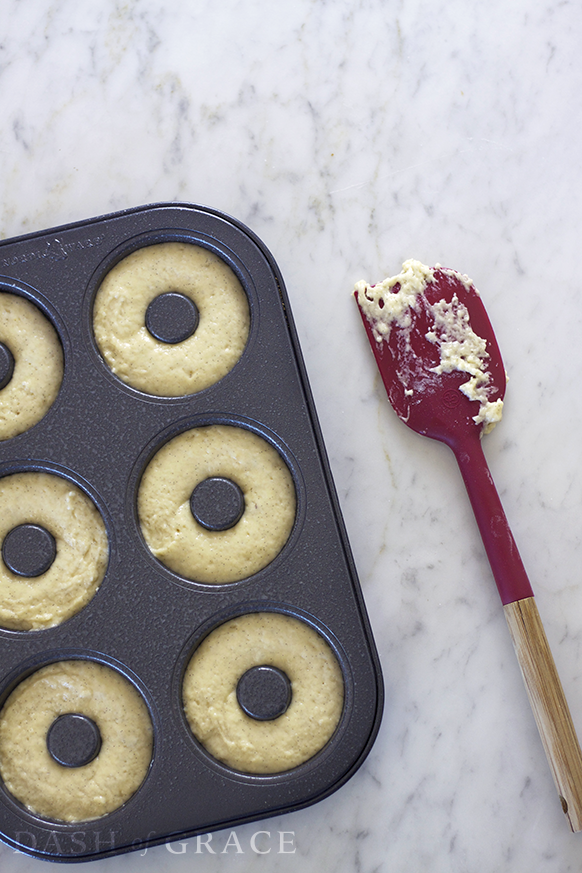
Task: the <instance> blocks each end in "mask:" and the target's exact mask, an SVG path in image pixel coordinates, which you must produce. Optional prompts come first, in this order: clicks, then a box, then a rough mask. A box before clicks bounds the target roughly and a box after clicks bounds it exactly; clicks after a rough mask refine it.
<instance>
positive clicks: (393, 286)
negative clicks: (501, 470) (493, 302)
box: [355, 259, 503, 433]
mask: <svg viewBox="0 0 582 873" xmlns="http://www.w3.org/2000/svg"><path fill="white" fill-rule="evenodd" d="M447 280H451V282H459V281H460V282H461V283H462V285H463V286H464V288H465V289H466V290H467V292H469V293H473V294H476V295H479V292H478V291H477V289H476V288H475V286H474V285H473V282H472V281H471V280H470V279H469V278H468V277H467V276H464V275H462V274H461V273H457V272H456V271H455V270H447V269H444V268H442V267H441V266H440V265H439V264H437V265H436V267H434V268H431V267H426V266H425V265H424V264H421V263H420V261H416V260H413V259H410V260H408V261H405V262H404V263H403V265H402V271H401V272H400V273H398V275H397V276H393V277H391V278H388V279H384V281H383V282H379V283H377V284H375V285H369V284H368V283H367V282H365V281H363V280H362V281H360V282H358V283H357V284H356V286H355V294H356V297H357V301H358V305H359V307H360V309H361V311H362V313H363V314H364V315H365V317H366V318H367V320H368V322H369V324H370V327H371V330H372V333H373V336H374V339H375V340H376V342H377V343H378V344H382V343H383V342H384V341H386V342H388V340H389V339H390V334H391V328H392V327H393V325H395V326H397V327H398V329H399V338H398V340H397V341H398V343H399V345H400V348H401V354H400V367H399V377H400V378H401V381H402V384H403V387H404V391H405V394H406V395H407V396H409V397H412V396H413V394H414V392H415V391H419V390H420V391H422V390H425V389H426V387H427V384H428V383H427V382H426V376H425V378H424V379H423V380H420V381H419V379H418V378H415V377H418V375H419V374H418V370H417V367H416V366H415V361H416V357H417V355H416V352H415V350H414V349H413V345H412V344H411V332H412V330H413V326H414V321H415V320H414V318H413V315H414V314H418V315H421V313H423V314H424V315H425V316H426V317H427V326H428V327H429V329H428V330H427V331H426V333H425V334H424V337H425V339H426V340H428V341H429V342H430V343H433V344H434V346H435V347H436V349H437V350H438V352H439V357H440V360H439V362H438V364H436V366H435V367H432V368H431V372H433V373H434V374H436V375H437V376H439V375H441V374H443V373H452V372H453V371H458V372H460V373H466V374H467V375H468V377H469V378H468V379H467V381H464V382H462V383H461V384H460V385H459V390H460V391H462V392H463V394H464V395H465V396H466V397H468V398H469V400H477V401H479V411H478V413H477V414H476V415H475V416H474V417H473V420H474V421H475V423H476V424H481V423H482V424H483V433H489V431H491V430H492V429H493V428H494V427H495V425H496V424H497V422H498V421H500V420H501V414H502V409H503V400H502V398H501V397H497V398H496V399H492V398H493V396H494V394H495V393H497V390H496V388H495V385H494V384H493V381H492V378H491V371H490V368H489V357H490V356H489V353H488V351H487V342H486V340H485V339H483V338H482V337H481V336H479V335H478V334H477V333H475V331H474V330H473V328H472V327H471V321H470V318H469V313H468V311H467V307H466V306H465V304H464V303H463V302H461V301H460V300H459V298H458V295H457V294H456V293H453V294H452V297H451V299H450V300H447V299H446V297H444V296H443V297H441V296H440V294H439V291H438V290H437V289H438V287H439V286H440V284H441V283H442V282H443V281H445V283H446V284H448V281H447ZM435 292H436V293H435ZM435 298H439V299H435ZM406 349H408V355H407V354H406Z"/></svg>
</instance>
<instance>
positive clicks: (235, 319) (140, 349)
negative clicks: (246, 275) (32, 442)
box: [93, 242, 250, 397]
mask: <svg viewBox="0 0 582 873" xmlns="http://www.w3.org/2000/svg"><path fill="white" fill-rule="evenodd" d="M172 291H173V292H178V293H180V294H183V295H185V296H186V297H188V298H190V299H191V300H192V301H193V302H194V303H195V305H196V307H197V309H198V313H199V323H198V327H197V328H196V330H195V332H194V333H193V334H192V335H191V336H190V337H188V338H187V339H185V340H182V342H178V343H175V344H172V343H166V342H162V341H161V340H159V339H156V338H155V337H154V336H153V335H152V334H151V333H150V332H149V331H148V329H147V327H146V312H147V308H148V306H149V304H150V303H151V302H152V300H154V299H155V298H156V297H158V296H159V295H161V294H165V293H168V292H172ZM249 324H250V315H249V305H248V300H247V297H246V294H245V292H244V290H243V288H242V285H241V284H240V282H239V280H238V279H237V277H236V276H235V274H234V273H233V271H232V270H231V269H230V267H228V266H227V265H226V263H225V262H224V261H222V260H221V259H220V258H219V257H218V256H217V255H215V254H213V253H212V252H210V251H208V250H207V249H205V248H202V247H201V246H196V245H193V244H191V243H181V242H168V243H158V244H156V245H151V246H147V247H145V248H141V249H138V250H137V251H135V252H133V253H132V254H130V255H128V256H127V257H125V258H123V260H122V261H120V262H119V263H118V264H117V265H116V266H115V267H113V269H112V270H110V272H109V273H108V274H107V275H106V276H105V279H104V280H103V282H102V283H101V285H100V287H99V290H98V291H97V295H96V297H95V303H94V308H93V329H94V334H95V339H96V341H97V345H98V347H99V349H100V351H101V354H102V356H103V358H104V360H105V362H106V363H107V364H108V366H109V367H110V369H111V370H112V372H113V373H115V375H116V376H117V377H118V378H119V379H121V380H122V381H123V382H125V383H127V384H128V385H131V386H132V387H133V388H137V389H138V390H139V391H143V392H145V393H146V394H153V395H156V396H163V397H177V396H182V395H187V394H194V393H195V392H198V391H201V390H202V389H204V388H208V387H209V386H210V385H213V384H214V383H215V382H218V381H219V379H222V378H223V376H225V375H226V374H227V373H228V372H229V371H230V370H231V369H232V368H233V367H234V365H235V364H236V362H237V361H238V360H239V358H240V356H241V355H242V353H243V351H244V348H245V345H246V342H247V339H248V333H249Z"/></svg>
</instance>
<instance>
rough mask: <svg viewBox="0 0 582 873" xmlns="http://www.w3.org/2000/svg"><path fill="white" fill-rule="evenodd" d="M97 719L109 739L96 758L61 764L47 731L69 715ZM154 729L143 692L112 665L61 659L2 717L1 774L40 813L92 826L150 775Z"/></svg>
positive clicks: (21, 688)
mask: <svg viewBox="0 0 582 873" xmlns="http://www.w3.org/2000/svg"><path fill="white" fill-rule="evenodd" d="M71 712H73V713H79V714H81V715H85V716H88V717H89V718H91V719H92V720H93V721H94V722H95V724H96V725H97V727H98V728H99V732H100V734H101V749H100V751H99V753H98V755H97V757H96V758H94V759H93V760H92V761H90V763H88V764H85V765H84V766H81V767H65V766H63V765H61V764H58V763H57V762H56V761H55V760H54V759H53V758H52V756H51V755H50V753H49V751H48V748H47V739H46V738H47V733H48V730H49V728H50V727H51V725H52V723H53V722H54V720H55V719H56V718H57V717H58V716H60V715H63V714H65V713H71ZM151 754H152V724H151V719H150V716H149V713H148V710H147V707H146V705H145V703H144V701H143V699H142V697H141V695H140V693H139V692H138V691H137V689H136V688H135V687H134V686H133V685H132V684H131V683H130V682H129V681H128V680H127V679H125V678H124V677H123V676H121V674H119V673H118V672H117V671H116V670H113V669H112V668H111V667H106V666H104V665H103V664H97V663H94V662H92V661H82V660H78V661H59V662H56V663H53V664H49V665H48V666H46V667H43V668H41V669H40V670H38V671H37V672H36V673H33V674H32V675H31V676H29V677H28V678H27V679H25V680H24V681H23V682H21V683H20V684H19V685H18V686H17V687H16V688H15V690H14V691H13V692H12V694H11V695H10V696H9V698H8V700H7V701H6V704H5V705H4V708H3V710H2V712H1V713H0V775H1V776H2V779H3V781H4V784H5V786H6V788H7V789H8V791H9V792H10V793H11V794H12V795H13V796H14V797H16V798H17V800H19V801H20V802H21V803H23V804H24V805H25V806H27V807H28V808H29V809H30V810H31V811H32V812H34V813H36V814H37V815H40V816H43V817H45V818H50V819H56V820H57V821H69V822H77V821H88V820H91V819H95V818H99V817H101V816H103V815H106V814H107V813H108V812H112V811H113V810H114V809H117V808H118V807H119V806H121V805H122V804H123V803H125V802H126V801H127V800H129V798H130V797H131V796H132V794H134V793H135V791H136V790H137V789H138V788H139V786H140V785H141V783H142V782H143V780H144V779H145V776H146V774H147V771H148V768H149V765H150V760H151Z"/></svg>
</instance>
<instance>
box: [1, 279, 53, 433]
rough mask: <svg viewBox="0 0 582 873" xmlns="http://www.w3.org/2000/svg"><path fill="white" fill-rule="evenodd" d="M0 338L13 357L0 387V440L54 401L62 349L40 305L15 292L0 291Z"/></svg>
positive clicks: (37, 416) (27, 424)
mask: <svg viewBox="0 0 582 873" xmlns="http://www.w3.org/2000/svg"><path fill="white" fill-rule="evenodd" d="M0 342H2V343H4V345H5V346H6V347H7V348H8V349H9V350H10V352H11V354H12V357H13V358H14V371H13V373H12V378H11V379H10V381H9V382H8V384H7V385H5V387H4V388H2V389H1V390H0V440H7V439H10V438H11V437H14V436H16V435H17V434H19V433H23V432H24V431H26V430H28V429H29V428H31V427H32V426H33V425H34V424H36V423H37V422H38V421H40V419H41V418H43V417H44V416H45V415H46V413H47V412H48V410H49V409H50V407H51V406H52V404H53V403H54V401H55V398H56V396H57V394H58V393H59V388H60V387H61V382H62V380H63V350H62V347H61V344H60V341H59V338H58V335H57V332H56V330H55V329H54V327H53V326H52V324H51V323H50V321H49V320H48V318H46V317H45V316H44V315H43V314H42V312H41V311H40V309H38V308H37V307H36V306H35V305H34V304H33V303H30V302H29V301H28V300H25V299H24V297H19V296H18V294H8V293H5V292H0Z"/></svg>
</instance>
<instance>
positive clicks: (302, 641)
mask: <svg viewBox="0 0 582 873" xmlns="http://www.w3.org/2000/svg"><path fill="white" fill-rule="evenodd" d="M262 665H270V666H273V667H277V668H278V669H279V670H282V671H283V672H284V673H285V674H286V676H287V677H288V678H289V680H290V681H291V688H292V698H291V703H290V705H289V707H288V709H287V711H286V712H285V713H284V714H283V715H281V716H279V718H276V719H273V720H272V721H257V720H256V719H254V718H251V717H250V716H248V715H246V713H245V712H244V711H243V710H242V709H241V707H240V706H239V704H238V701H237V697H236V687H237V684H238V680H239V679H240V677H241V676H242V675H243V674H244V673H245V672H246V671H247V670H249V669H250V668H251V667H256V666H262ZM183 700H184V710H185V713H186V718H187V720H188V723H189V725H190V727H191V729H192V733H193V734H194V736H195V737H196V739H198V740H199V742H200V743H202V745H203V746H204V747H205V748H206V749H207V751H208V752H210V754H211V755H213V756H214V757H215V758H217V759H218V760H219V761H222V762H223V763H224V764H227V765H228V766H229V767H233V768H234V769H235V770H241V771H243V772H245V773H280V772H283V771H285V770H289V769H291V768H292V767H297V766H298V765H299V764H302V763H303V762H304V761H307V760H309V758H311V757H313V755H315V754H316V753H317V752H319V751H320V749H322V748H323V747H324V746H325V744H326V743H327V742H328V740H329V739H330V738H331V736H332V734H333V732H334V731H335V729H336V727H337V725H338V722H339V719H340V716H341V713H342V709H343V700H344V689H343V678H342V671H341V668H340V665H339V662H338V660H337V658H336V656H335V655H334V653H333V652H332V650H331V648H330V646H329V644H328V643H327V642H326V641H325V640H324V639H323V637H322V636H321V634H319V633H318V632H317V631H316V630H314V629H313V628H312V627H311V626H310V625H308V624H307V623H306V622H304V621H301V620H299V619H297V618H292V617H291V616H288V615H282V614H280V613H277V612H257V613H249V614H246V615H242V616H240V617H239V618H234V619H231V620H230V621H228V622H226V623H225V624H223V625H220V626H219V627H218V628H217V629H216V630H214V631H212V632H211V633H210V634H209V635H208V636H207V637H206V638H205V639H204V640H203V641H202V643H201V644H200V646H199V647H198V648H197V649H196V651H195V652H194V655H193V657H192V659H191V660H190V663H189V664H188V667H187V669H186V673H185V675H184V683H183Z"/></svg>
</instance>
